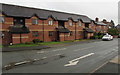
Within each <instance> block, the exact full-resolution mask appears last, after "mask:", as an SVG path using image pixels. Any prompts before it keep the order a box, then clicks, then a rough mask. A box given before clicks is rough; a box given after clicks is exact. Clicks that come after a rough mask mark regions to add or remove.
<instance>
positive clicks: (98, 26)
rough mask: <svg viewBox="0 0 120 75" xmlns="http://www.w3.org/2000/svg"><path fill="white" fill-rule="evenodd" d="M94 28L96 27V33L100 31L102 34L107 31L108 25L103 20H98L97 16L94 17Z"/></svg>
mask: <svg viewBox="0 0 120 75" xmlns="http://www.w3.org/2000/svg"><path fill="white" fill-rule="evenodd" d="M95 26H96V27H95V28H96V31H95V32H96V33H102V34H105V33H107V31H108V25H107V24H105V23H104V22H102V21H99V18H96V19H95Z"/></svg>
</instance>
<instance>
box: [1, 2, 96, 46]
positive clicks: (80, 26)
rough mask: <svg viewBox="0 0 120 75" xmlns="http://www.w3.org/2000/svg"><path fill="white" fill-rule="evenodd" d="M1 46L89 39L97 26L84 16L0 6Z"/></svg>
mask: <svg viewBox="0 0 120 75" xmlns="http://www.w3.org/2000/svg"><path fill="white" fill-rule="evenodd" d="M0 5H2V9H1V10H0V26H1V28H0V35H1V38H0V40H1V43H2V44H3V45H6V44H8V45H9V44H10V43H13V44H17V43H26V42H31V41H32V40H34V39H39V40H41V41H43V42H49V41H67V40H76V39H89V38H90V37H91V36H93V33H94V32H96V27H98V26H97V25H98V22H97V23H96V22H95V21H93V20H91V19H90V18H89V17H87V16H85V15H78V14H72V13H65V12H58V11H50V10H45V9H37V8H29V7H23V6H16V5H8V4H0Z"/></svg>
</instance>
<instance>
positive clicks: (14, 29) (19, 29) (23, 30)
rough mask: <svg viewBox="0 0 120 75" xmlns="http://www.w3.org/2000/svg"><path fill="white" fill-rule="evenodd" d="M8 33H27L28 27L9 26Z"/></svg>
mask: <svg viewBox="0 0 120 75" xmlns="http://www.w3.org/2000/svg"><path fill="white" fill-rule="evenodd" d="M9 29H10V33H14V34H20V33H21V34H23V33H24V34H25V33H29V32H30V31H29V29H28V28H27V27H24V26H18V25H16V26H10V28H9Z"/></svg>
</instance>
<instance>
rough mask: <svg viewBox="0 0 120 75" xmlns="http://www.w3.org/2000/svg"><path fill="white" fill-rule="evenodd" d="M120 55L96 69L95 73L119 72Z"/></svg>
mask: <svg viewBox="0 0 120 75" xmlns="http://www.w3.org/2000/svg"><path fill="white" fill-rule="evenodd" d="M119 70H120V55H119V56H116V57H115V58H113V59H112V60H110V61H109V62H106V63H105V64H104V65H102V66H101V67H99V68H98V69H96V71H95V73H119Z"/></svg>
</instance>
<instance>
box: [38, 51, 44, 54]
mask: <svg viewBox="0 0 120 75" xmlns="http://www.w3.org/2000/svg"><path fill="white" fill-rule="evenodd" d="M45 52H46V51H39V52H37V53H39V54H42V53H45Z"/></svg>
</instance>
